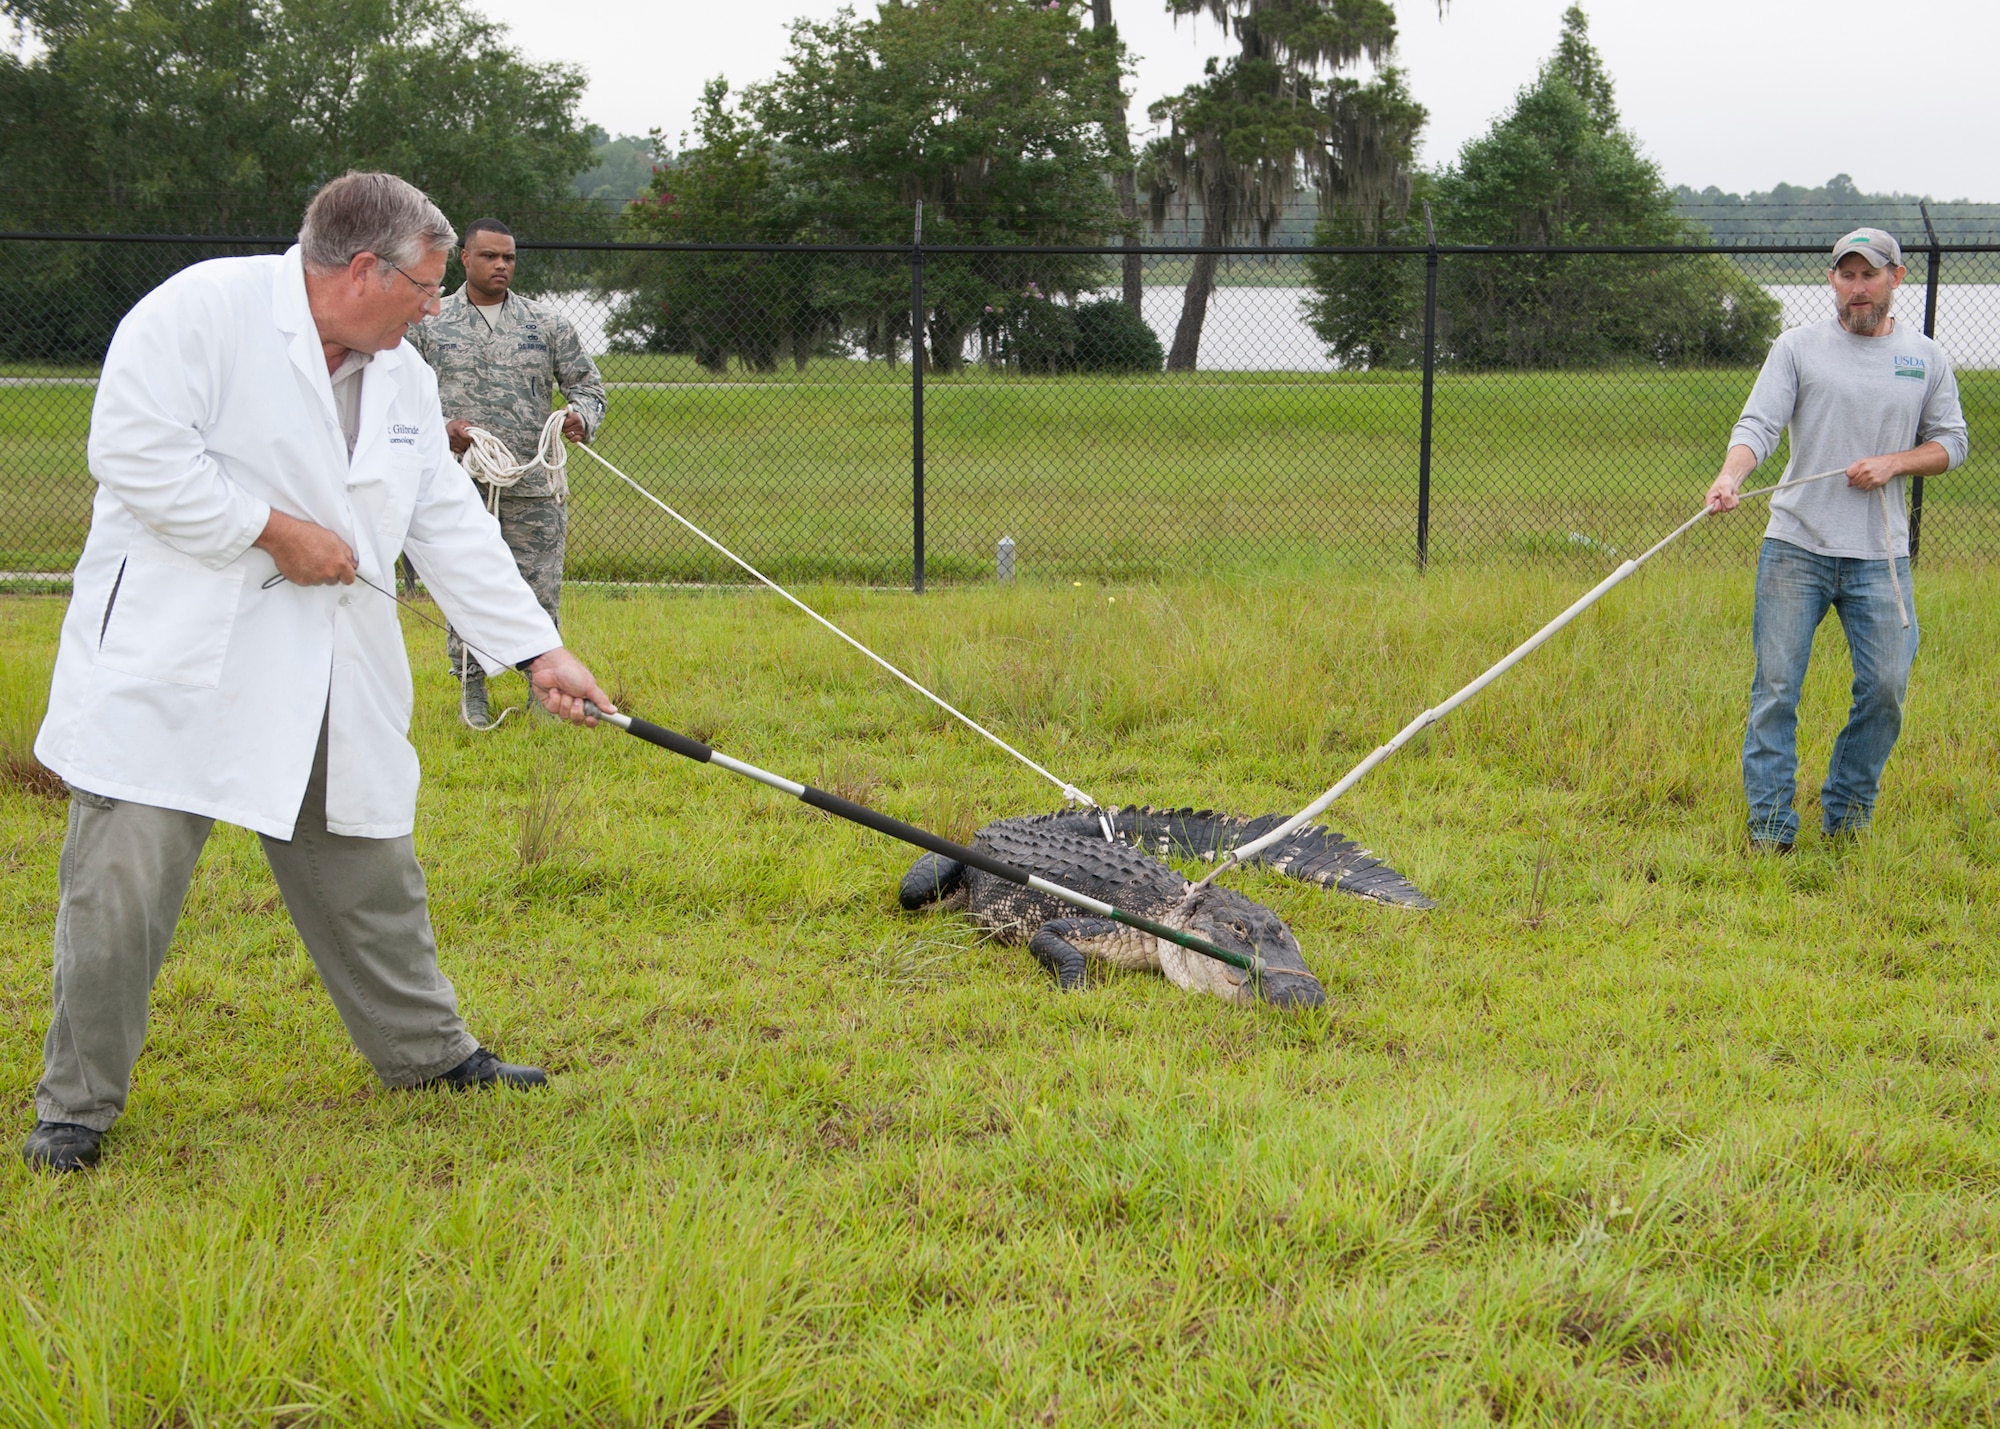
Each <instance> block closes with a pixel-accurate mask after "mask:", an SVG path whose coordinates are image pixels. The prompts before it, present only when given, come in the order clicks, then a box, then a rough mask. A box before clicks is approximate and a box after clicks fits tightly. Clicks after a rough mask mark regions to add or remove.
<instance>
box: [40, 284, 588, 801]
mask: <svg viewBox="0 0 2000 1429" xmlns="http://www.w3.org/2000/svg"><path fill="white" fill-rule="evenodd" d="M361 384H362V385H361V423H360V436H359V439H358V440H357V441H356V443H355V447H354V456H353V460H352V461H351V462H350V461H349V459H348V455H347V440H346V437H345V436H344V435H343V434H342V432H341V429H340V422H339V419H338V416H337V415H336V411H335V408H334V404H333V387H332V384H331V382H330V381H329V379H328V376H327V369H326V358H325V356H324V354H323V352H322V349H321V347H320V340H319V334H318V331H317V330H316V329H315V328H314V326H313V321H312V315H311V313H310V311H309V310H308V309H307V306H306V290H305V276H304V269H303V267H302V266H301V262H300V257H299V250H298V249H297V248H293V249H292V250H291V251H290V252H289V253H286V254H285V255H284V256H283V257H282V258H280V257H266V258H221V259H216V260H214V261H212V262H208V263H201V264H197V265H196V266H195V267H192V268H189V269H186V270H185V271H183V272H181V273H178V274H176V275H175V276H173V277H172V278H169V279H168V280H167V281H166V282H164V283H162V284H161V285H160V286H159V287H157V288H155V289H154V290H153V291H152V292H150V293H148V294H147V295H146V296H145V297H144V298H142V299H141V300H140V301H139V303H138V305H137V306H136V307H134V308H133V309H132V311H131V312H130V313H128V314H126V317H125V320H124V321H123V322H122V323H120V324H119V325H118V332H117V335H116V336H115V337H113V338H112V341H111V349H110V351H109V353H108V354H107V355H106V357H105V361H104V373H103V377H102V378H101V380H100V381H99V383H98V388H97V402H96V405H95V407H93V409H92V411H91V418H90V445H89V453H90V471H91V475H92V476H94V477H96V478H97V483H98V489H97V498H96V502H95V505H94V507H93V509H92V513H91V526H90V536H89V539H88V540H87V541H86V542H85V543H84V548H83V555H82V557H81V559H80V560H79V561H78V562H77V567H76V575H75V582H74V594H73V595H72V597H71V599H70V606H69V613H68V614H67V615H66V616H65V617H64V620H63V628H62V643H61V646H60V649H59V650H58V653H57V655H56V668H55V678H54V681H53V683H52V685H51V688H50V691H49V712H48V717H47V719H46V720H45V721H44V722H43V724H42V729H41V734H40V736H39V738H37V740H36V742H35V753H36V755H37V757H38V758H40V759H41V761H42V762H43V763H44V764H46V765H48V767H49V768H51V769H53V770H54V771H55V772H56V773H58V774H60V775H61V776H62V777H63V778H65V779H67V780H69V781H70V782H71V783H73V784H76V785H78V786H79V787H81V788H85V789H89V790H92V791H93V792H96V793H99V794H105V795H109V796H111V797H113V798H118V799H130V800H133V801H135V802H138V803H143V804H153V805H158V806H161V807H164V808H170V809H183V810H187V811H188V812H191V813H198V814H207V815H210V816H212V817H214V818H217V819H222V820H225V821H227V822H229V823H234V824H242V825H244V826H246V827H248V828H252V829H255V830H256V831H257V832H259V833H263V834H270V835H273V836H275V837H278V838H284V839H289V838H290V837H291V836H292V825H293V823H294V821H295V820H296V819H297V817H298V810H299V804H300V801H301V800H302V799H303V798H304V796H305V787H306V780H307V777H308V776H309V775H310V774H311V772H312V760H313V750H314V748H315V746H316V745H317V743H318V739H319V729H320V720H321V717H322V715H325V717H326V718H327V720H328V731H327V738H328V748H327V795H326V813H327V827H328V828H329V829H331V830H332V831H333V832H334V833H337V834H348V835H354V836H358V837H363V838H394V837H398V836H400V835H403V834H407V833H409V832H410V830H411V828H412V826H413V824H414V823H415V818H416V803H417V780H418V771H417V755H416V751H415V750H414V749H413V748H411V746H410V742H409V727H410V705H411V688H410V667H409V661H408V659H407V657H406V655H405V653H404V650H403V635H402V628H401V626H400V624H399V623H398V620H397V611H396V606H395V602H394V601H393V600H392V599H391V598H390V597H389V596H387V595H383V594H380V593H378V592H376V591H373V590H370V589H369V588H368V587H367V586H365V585H362V584H360V583H359V582H357V583H355V584H354V585H349V586H315V587H301V586H295V585H292V584H290V583H288V582H281V583H279V584H276V585H274V586H273V587H272V588H270V589H266V588H265V582H266V580H268V579H269V578H271V577H272V576H274V575H276V573H277V565H276V563H275V562H273V561H272V559H271V558H270V557H269V556H268V555H266V554H265V553H264V552H263V551H260V550H258V549H256V548H255V547H253V546H252V545H251V542H253V541H255V540H256V539H257V537H258V536H259V535H261V534H262V533H263V529H264V525H265V522H266V521H267V520H268V519H269V517H270V512H271V509H272V508H273V507H276V508H277V509H278V510H280V511H283V512H285V513H287V514H288V515H292V516H296V517H300V518H302V519H304V520H307V521H314V522H317V523H318V524H320V525H322V526H325V527H327V528H328V529H330V530H332V531H334V532H336V533H338V534H339V535H340V536H341V537H342V538H343V539H344V540H345V541H347V543H348V544H349V545H350V546H352V547H353V548H354V551H355V554H356V556H357V557H358V569H359V570H360V573H361V574H362V575H363V576H364V577H366V578H367V579H368V580H370V581H373V582H374V583H375V584H376V585H378V586H380V587H382V588H383V590H390V591H392V590H394V589H395V565H396V558H397V556H398V554H399V553H401V552H402V551H403V550H404V549H406V548H407V549H408V551H409V553H410V558H411V560H412V561H413V562H414V563H415V565H416V567H417V569H418V571H419V572H420V573H421V574H422V575H423V577H424V579H425V581H426V583H427V584H428V586H429V588H430V590H431V592H432V594H433V595H434V596H435V597H436V598H437V602H438V604H439V606H440V607H442V609H443V611H444V613H445V615H446V616H448V617H449V618H450V620H451V622H452V624H453V625H455V626H456V627H457V628H458V629H459V630H460V631H461V632H462V633H463V634H464V635H465V636H466V637H467V639H468V640H469V641H470V642H471V643H472V644H473V645H474V646H476V647H478V649H479V651H481V652H483V654H484V655H486V656H490V657H492V658H491V660H486V661H482V663H486V664H487V667H488V673H493V672H495V671H497V670H499V669H503V668H505V667H506V666H507V665H511V664H514V663H516V662H518V661H521V660H526V659H530V658H532V657H534V656H536V655H539V654H541V653H542V652H544V651H546V650H551V649H553V648H555V647H556V645H557V644H559V643H560V641H559V638H558V636H557V635H556V630H555V626H554V624H553V623H552V622H551V621H550V620H549V618H548V616H547V615H546V614H545V613H544V612H543V611H542V609H541V607H540V606H539V605H538V604H536V602H535V597H534V593H533V592H532V591H530V590H529V588H528V586H527V584H526V583H525V582H524V581H523V580H522V579H521V576H520V573H519V571H517V570H516V568H515V565H514V558H513V556H512V555H511V554H510V553H509V551H508V549H507V546H506V543H505V542H504V541H502V540H501V537H500V527H499V524H498V523H497V522H496V521H495V520H494V518H493V517H492V516H491V515H489V514H488V513H487V511H486V510H485V508H484V506H482V505H481V503H480V500H479V496H478V493H477V491H476V490H475V489H474V487H473V485H472V482H471V481H470V480H469V479H467V477H466V476H465V474H464V473H463V472H462V471H461V470H460V469H459V467H458V466H457V464H456V463H454V462H453V461H452V460H451V457H450V454H449V452H448V449H447V447H446V443H445V436H444V416H443V414H442V413H441V412H440V411H439V408H438V389H437V378H436V376H435V375H434V374H433V373H432V372H431V370H430V368H429V367H427V366H425V365H424V362H423V360H422V359H421V358H419V357H418V356H417V355H416V352H415V351H414V350H413V349H412V348H411V347H410V346H409V344H407V343H403V344H400V345H398V346H397V347H394V348H392V349H390V350H388V351H386V352H381V353H377V354H376V355H375V358H374V360H373V361H371V362H370V363H369V364H368V365H367V367H366V368H365V369H364V370H363V371H362V373H361ZM439 658H440V659H441V658H443V657H442V656H440V657H439Z"/></svg>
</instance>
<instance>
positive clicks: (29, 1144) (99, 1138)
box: [21, 1121, 104, 1171]
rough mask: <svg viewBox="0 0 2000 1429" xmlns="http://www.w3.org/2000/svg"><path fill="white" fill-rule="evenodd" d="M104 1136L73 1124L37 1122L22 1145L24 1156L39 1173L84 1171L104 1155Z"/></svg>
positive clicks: (71, 1122) (99, 1132)
mask: <svg viewBox="0 0 2000 1429" xmlns="http://www.w3.org/2000/svg"><path fill="white" fill-rule="evenodd" d="M103 1149H104V1133H103V1132H101V1131H92V1130H91V1129H90V1128H89V1127H87V1126H78V1125H77V1124H76V1123H75V1122H73V1121H38V1122H36V1123H35V1129H34V1130H33V1131H31V1132H29V1133H28V1139H27V1140H26V1141H25V1142H23V1143H22V1145H21V1157H22V1159H23V1160H25V1161H26V1162H27V1163H28V1164H29V1165H30V1166H32V1167H34V1168H35V1169H36V1170H37V1171H81V1170H83V1169H84V1168H85V1167H86V1166H95V1165H96V1164H97V1158H98V1157H99V1156H100V1155H102V1154H103Z"/></svg>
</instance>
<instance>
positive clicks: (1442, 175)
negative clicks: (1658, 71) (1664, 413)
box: [1309, 6, 1778, 367]
mask: <svg viewBox="0 0 2000 1429" xmlns="http://www.w3.org/2000/svg"><path fill="white" fill-rule="evenodd" d="M1425 192H1426V193H1427V194H1428V196H1429V198H1430V200H1431V205H1432V210H1433V216H1434V220H1435V226H1436V230H1437V237H1438V241H1439V242H1440V243H1442V244H1453V245H1457V244H1507V245H1537V246H1539V245H1554V246H1564V245H1626V244H1634V245H1639V244H1677V243H1689V242H1698V241H1700V240H1701V239H1702V238H1703V237H1704V236H1705V235H1703V234H1702V233H1701V232H1700V231H1699V230H1698V229H1696V228H1695V227H1694V226H1693V225H1691V224H1689V223H1688V222H1687V221H1686V220H1685V219H1684V218H1682V217H1681V216H1680V215H1679V214H1678V213H1677V212H1676V211H1675V208H1674V196H1673V194H1672V192H1671V191H1670V190H1669V189H1668V188H1667V187H1666V185H1665V183H1664V182H1663V181H1662V180H1661V177H1660V173H1659V170H1658V168H1657V167H1656V166H1655V165H1654V164H1652V163H1651V162H1650V161H1649V160H1647V159H1646V158H1644V157H1643V156H1642V155H1641V154H1640V153H1639V150H1638V145H1637V141H1636V140H1635V139H1634V138H1633V137H1632V135H1631V134H1630V133H1628V132H1627V131H1625V130H1624V129H1622V128H1621V127H1619V123H1618V111H1617V107H1616V104H1615V101H1614V98H1613V93H1612V84H1611V80H1610V78H1609V76H1608V75H1607V74H1606V73H1605V70H1604V66H1603V63H1602V60H1601V59H1600V58H1599V56H1598V54H1597V51H1596V50H1595V49H1594V48H1593V47H1592V46H1591V44H1590V40H1589V23H1588V21H1587V20H1586V19H1585V17H1584V14H1583V12H1582V10H1580V9H1578V8H1576V7H1574V6H1572V7H1571V8H1570V9H1569V11H1568V12H1567V13H1566V14H1565V15H1564V17H1563V29H1562V35H1561V38H1560V40H1559V43H1558V45H1557V48H1556V52H1555V54H1554V55H1553V56H1552V57H1551V58H1550V59H1549V61H1548V62H1547V63H1546V64H1544V65H1543V67H1542V70H1541V72H1540V74H1539V76H1538V77H1537V79H1536V82H1535V83H1534V84H1533V85H1531V86H1529V87H1528V88H1527V89H1524V90H1522V91H1521V93H1520V94H1519V96H1518V97H1517V98H1516V100H1515V103H1514V107H1513V109H1512V110H1511V111H1510V112H1509V113H1508V114H1507V115H1505V116H1504V117H1502V118H1501V119H1499V120H1498V121H1496V122H1495V124H1494V125H1493V127H1492V129H1491V130H1490V131H1488V133H1487V134H1486V135H1485V136H1484V137H1482V138H1479V139H1475V140H1473V141H1472V142H1471V143H1468V144H1467V145H1466V146H1465V148H1464V149H1463V150H1461V151H1460V153H1459V156H1458V161H1457V162H1456V163H1455V164H1453V165H1451V166H1450V167H1448V168H1446V169H1444V170H1443V171H1441V172H1439V173H1437V174H1434V175H1431V176H1429V177H1428V179H1427V180H1426V183H1425ZM1321 232H1322V237H1323V238H1324V239H1325V240H1326V241H1328V242H1330V243H1331V242H1338V241H1339V240H1340V238H1341V236H1342V235H1341V234H1340V232H1339V230H1338V229H1336V228H1332V227H1325V228H1323V229H1322V231H1321ZM1387 236H1389V237H1391V238H1393V239H1395V240H1397V241H1401V242H1416V243H1421V242H1422V241H1423V235H1422V232H1421V227H1420V225H1417V224H1415V223H1414V222H1412V221H1411V220H1409V219H1407V218H1406V219H1405V220H1404V221H1403V222H1402V223H1401V224H1399V225H1396V226H1394V227H1392V228H1391V230H1390V231H1389V233H1388V235H1387ZM1414 267H1415V265H1414V264H1410V263H1403V264H1398V265H1394V266H1393V267H1391V268H1388V269H1385V268H1383V267H1382V266H1380V260H1373V259H1367V258H1352V257H1334V258H1322V259H1319V260H1316V261H1315V263H1314V264H1313V283H1314V287H1315V289H1316V294H1315V297H1314V299H1313V300H1312V301H1311V303H1310V306H1309V315H1310V317H1311V319H1312V321H1313V324H1314V327H1315V329H1316V331H1317V332H1318V333H1319V335H1320V336H1321V337H1322V338H1324V339H1325V340H1326V341H1327V342H1328V344H1329V346H1330V348H1331V351H1332V353H1333V355H1334V356H1335V357H1337V358H1338V359H1339V360H1340V361H1342V362H1345V363H1350V364H1361V365H1371V366H1380V365H1393V364H1407V363H1413V362H1415V361H1418V360H1420V358H1421V340H1422V330H1421V329H1422V314H1421V289H1420V287H1419V285H1418V284H1417V283H1416V282H1414V281H1412V277H1413V274H1414ZM1777 327H1778V308H1777V304H1776V303H1775V302H1774V301H1773V300H1772V299H1771V298H1770V297H1769V296H1768V295H1767V294H1765V293H1764V292H1763V291H1762V290H1761V289H1760V288H1758V287H1757V286H1756V285H1755V284H1753V283H1751V282H1750V281H1749V280H1748V279H1747V278H1745V277H1744V276H1743V275H1742V273H1741V272H1740V271H1739V270H1738V269H1737V268H1736V267H1735V266H1734V265H1733V264H1731V263H1729V262H1728V261H1727V260H1726V259H1724V258H1720V257H1716V256H1713V255H1708V256H1704V255H1683V254H1664V255H1649V256H1624V255H1619V256H1608V255H1598V254H1549V255H1542V254H1535V255H1495V256H1493V257H1490V258H1489V257H1480V258H1477V259H1453V260H1448V261H1447V262H1446V263H1445V264H1444V265H1443V266H1442V268H1441V270H1440V275H1439V290H1438V356H1439V359H1440V360H1441V361H1447V362H1454V363H1457V364H1460V365H1462V366H1470V367H1546V366H1558V367H1559V366H1574V365H1583V364H1594V363H1605V362H1631V361H1639V362H1647V363H1662V364H1681V363H1688V362H1698V361H1725V362H1742V361H1750V360H1754V359H1756V358H1759V357H1761V356H1762V354H1763V350H1764V348H1765V347H1766V346H1768V344H1769V342H1770V339H1771V338H1772V337H1773V336H1775V335H1776V332H1777Z"/></svg>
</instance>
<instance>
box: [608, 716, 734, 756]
mask: <svg viewBox="0 0 2000 1429" xmlns="http://www.w3.org/2000/svg"><path fill="white" fill-rule="evenodd" d="M625 732H626V733H627V734H636V735H638V736H639V738H641V739H643V740H645V741H646V743H648V744H657V745H659V746H660V748H662V749H671V750H672V751H673V752H674V753H676V754H682V755H686V756H687V757H688V758H689V759H692V760H693V761H694V762H695V763H697V764H706V763H708V759H709V756H710V755H712V754H714V753H715V751H714V750H712V749H710V748H709V747H708V746H707V745H705V744H703V743H702V742H701V741H700V740H698V739H689V738H688V737H687V736H686V735H684V734H675V733H674V732H673V731H672V730H670V729H668V728H666V727H665V726H664V725H657V724H654V723H653V722H652V721H651V720H644V719H634V720H633V721H632V723H631V724H630V725H629V726H628V727H627V728H626V730H625Z"/></svg>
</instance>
